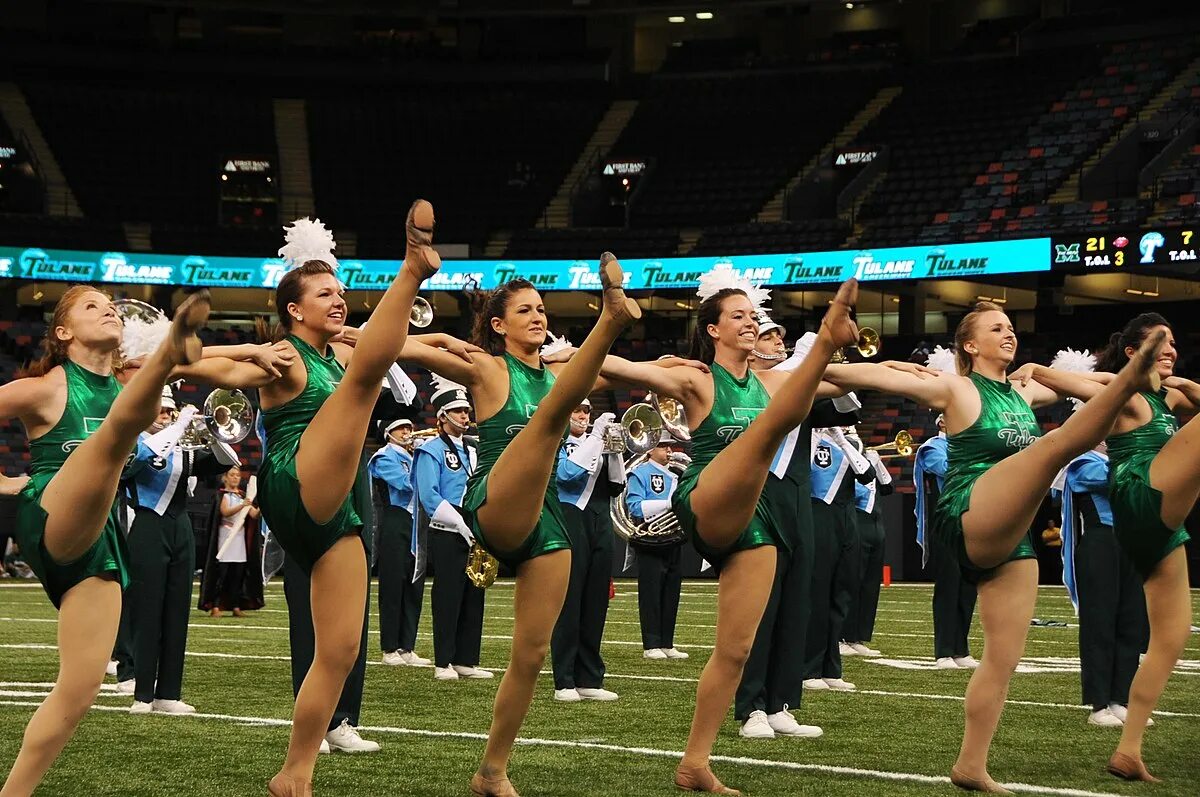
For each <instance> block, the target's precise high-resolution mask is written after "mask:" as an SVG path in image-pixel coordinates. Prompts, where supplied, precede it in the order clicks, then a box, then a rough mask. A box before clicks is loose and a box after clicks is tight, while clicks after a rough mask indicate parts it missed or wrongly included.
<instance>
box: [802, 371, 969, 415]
mask: <svg viewBox="0 0 1200 797" xmlns="http://www.w3.org/2000/svg"><path fill="white" fill-rule="evenodd" d="M825 381H826V382H830V383H832V384H834V385H837V386H838V387H839V388H842V389H844V390H878V391H879V392H881V393H892V394H895V395H897V396H903V397H905V398H908V399H912V400H913V401H915V402H917V403H918V404H923V405H924V406H926V407H929V408H931V409H935V410H944V409H946V407H948V406H949V405H950V403H951V402H952V401H953V399H954V396H955V394H956V393H957V392H959V391H961V390H963V389H964V383H966V382H967V380H966V379H964V378H963V377H961V376H955V375H953V374H933V373H925V372H913V371H910V370H908V369H904V370H901V369H899V368H894V367H891V366H890V365H885V364H882V363H851V364H834V365H830V366H828V367H827V368H826V369H825Z"/></svg>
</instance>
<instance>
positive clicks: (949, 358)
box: [925, 346, 958, 374]
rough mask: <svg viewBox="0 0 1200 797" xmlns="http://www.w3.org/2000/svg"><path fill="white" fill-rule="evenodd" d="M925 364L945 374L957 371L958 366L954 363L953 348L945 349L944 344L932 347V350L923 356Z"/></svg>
mask: <svg viewBox="0 0 1200 797" xmlns="http://www.w3.org/2000/svg"><path fill="white" fill-rule="evenodd" d="M925 366H926V367H927V368H932V369H933V370H935V371H942V372H943V373H947V374H957V373H958V366H957V365H955V363H954V349H947V348H945V347H944V346H934V347H933V351H932V352H930V353H929V356H928V357H927V358H925Z"/></svg>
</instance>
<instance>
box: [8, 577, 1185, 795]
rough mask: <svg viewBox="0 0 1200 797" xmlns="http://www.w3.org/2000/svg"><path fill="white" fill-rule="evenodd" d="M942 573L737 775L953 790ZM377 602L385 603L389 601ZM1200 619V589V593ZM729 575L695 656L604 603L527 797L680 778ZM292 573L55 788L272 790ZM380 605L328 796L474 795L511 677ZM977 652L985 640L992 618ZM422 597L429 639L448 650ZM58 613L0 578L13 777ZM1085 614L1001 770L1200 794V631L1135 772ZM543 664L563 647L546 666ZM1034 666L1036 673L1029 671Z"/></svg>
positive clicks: (526, 754) (731, 747) (751, 752)
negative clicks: (655, 643)
mask: <svg viewBox="0 0 1200 797" xmlns="http://www.w3.org/2000/svg"><path fill="white" fill-rule="evenodd" d="M930 595H931V588H930V587H929V586H928V585H897V586H892V587H889V588H885V589H884V590H883V596H882V598H881V602H880V611H879V621H878V624H877V626H876V631H875V639H874V642H873V643H872V645H873V646H874V647H876V648H880V649H882V650H883V652H884V655H885V659H886V661H890V662H891V664H887V663H880V660H875V661H869V660H865V659H860V658H848V659H846V676H845V677H846V679H847V680H849V681H852V682H854V683H856V684H857V685H858V687H859V691H858V692H855V693H838V692H828V691H822V692H817V693H812V692H809V693H807V694H806V695H805V698H804V706H803V707H802V709H801V710H800V711H799V712H798V714H797V716H798V719H799V720H800V721H801V722H804V723H809V724H816V725H820V726H822V727H823V728H824V729H825V735H824V736H823V737H822V738H820V739H789V738H778V739H775V740H746V739H742V738H740V737H739V736H738V735H737V724H736V723H735V722H734V721H733V717H732V710H731V711H730V715H729V720H728V721H727V722H726V723H725V725H724V726H723V728H722V732H721V735H720V737H719V738H718V740H717V744H716V749H715V751H714V754H715V760H714V769H715V770H716V771H717V773H718V774H719V775H720V777H721V778H722V779H723V780H724V781H725V782H726V783H727V784H729V785H731V786H735V787H738V788H740V789H742V790H743V791H744V792H746V793H747V794H748V795H752V796H753V797H761V796H765V795H796V794H802V795H912V794H947V795H949V794H953V793H956V792H957V790H956V789H954V787H952V786H951V785H950V784H949V779H948V778H947V774H948V772H949V769H950V765H951V763H952V762H953V760H954V756H955V753H956V752H957V749H958V741H959V738H960V733H961V728H962V702H961V698H962V695H963V691H964V689H965V688H966V684H967V679H968V677H969V675H970V673H969V672H968V671H966V670H956V671H938V670H932V669H929V668H930V667H931V666H932V660H931V658H930V655H931V647H932V636H931V635H932V622H931V617H930V608H929V602H930ZM372 602H373V606H374V599H373V601H372ZM1192 603H1193V612H1194V613H1195V614H1196V615H1197V616H1200V592H1196V591H1193V596H1192ZM715 606H716V585H715V582H712V581H689V582H687V583H685V584H684V587H683V596H682V601H681V606H680V615H679V629H678V632H677V635H676V642H677V646H678V647H679V648H680V649H683V650H686V651H687V652H689V653H690V654H691V658H690V659H689V660H687V661H650V660H645V659H643V658H642V655H641V653H642V651H641V643H640V634H639V628H638V621H637V595H636V584H635V583H634V582H632V581H618V582H617V597H616V598H615V599H614V600H613V602H612V605H611V608H610V610H609V615H608V618H609V619H608V626H607V628H606V633H605V639H604V656H605V659H606V662H607V665H608V672H609V676H608V680H607V682H606V686H607V687H608V688H610V689H613V690H615V691H617V692H619V693H620V695H621V698H620V700H618V701H616V702H614V703H592V702H585V703H581V704H563V703H556V702H555V701H554V700H552V699H551V695H552V689H553V686H552V681H551V678H550V675H549V672H548V669H546V670H544V674H543V676H542V678H541V680H540V681H539V684H538V692H537V695H536V697H535V700H534V703H533V707H532V709H531V710H530V713H529V717H528V719H527V721H526V723H525V726H524V728H523V730H522V733H521V739H522V742H524V743H518V746H517V748H516V749H515V751H514V754H513V760H512V764H511V766H510V768H509V773H510V776H511V777H512V779H513V783H514V784H515V785H516V786H517V788H518V789H519V790H520V791H521V793H522V795H524V796H525V797H533V796H534V795H554V796H555V797H584V796H585V795H586V796H587V797H608V796H609V795H611V796H612V797H617V796H618V795H620V797H636V796H640V795H646V796H647V797H649V796H650V795H667V794H672V793H676V792H675V790H674V787H673V786H672V781H671V773H672V771H673V768H674V765H675V761H676V760H677V758H678V756H679V752H678V751H681V750H682V749H683V746H684V743H685V740H686V738H687V731H688V725H689V722H690V720H691V714H692V707H693V700H694V697H695V690H696V682H695V681H696V678H697V676H698V675H699V673H700V669H701V667H702V666H703V664H704V662H705V660H706V658H707V656H708V652H709V650H710V646H711V644H712V640H713V634H714V630H713V623H714V621H715ZM286 611H287V610H286V607H285V604H284V601H283V591H282V588H281V585H280V584H279V583H277V582H276V583H272V584H270V585H268V587H267V606H266V609H265V610H263V611H259V612H251V613H249V614H248V615H247V616H246V617H245V618H244V619H235V618H231V617H228V616H227V617H224V618H222V619H220V620H213V619H210V618H209V617H208V616H206V615H203V614H201V613H199V612H193V614H192V618H191V629H190V634H189V639H188V654H189V656H188V661H187V671H186V674H185V679H184V693H183V697H184V699H185V700H186V701H188V702H190V703H192V704H194V705H195V706H196V708H197V710H198V712H199V713H198V714H197V715H195V716H193V717H168V716H161V715H144V716H138V717H132V716H130V715H128V714H127V713H126V709H127V708H128V706H129V704H130V702H131V698H130V697H128V696H123V695H118V694H116V693H115V691H114V685H113V684H112V679H109V682H108V683H107V684H106V685H105V688H104V690H103V691H102V692H101V694H100V696H99V698H97V701H96V704H97V705H96V709H95V710H94V711H92V712H91V713H90V714H89V715H88V717H87V718H86V719H85V720H84V722H83V723H82V725H81V726H80V729H79V731H78V733H77V734H76V736H75V739H74V740H73V741H72V742H71V744H70V745H69V746H68V748H67V750H66V752H65V753H64V754H63V756H62V757H61V758H60V759H59V761H58V763H57V764H56V766H55V767H54V768H53V769H52V770H51V772H50V774H49V775H48V777H47V778H46V780H45V782H44V784H43V786H42V788H41V789H40V790H39V792H38V794H40V795H87V796H88V797H93V796H96V795H122V796H123V797H135V796H141V795H146V796H149V795H168V794H169V795H196V796H197V797H208V796H211V797H217V795H220V797H229V796H230V795H262V794H265V793H266V788H265V784H266V781H267V780H268V779H269V778H270V776H271V775H272V774H273V773H274V772H275V771H277V769H278V766H279V763H280V761H281V760H282V757H283V753H284V749H285V747H286V744H287V737H288V728H287V727H286V725H287V721H288V719H289V718H290V716H291V702H292V700H291V679H290V674H289V672H290V671H289V665H288V661H287V654H288V645H287V615H286ZM1037 616H1038V617H1041V618H1047V619H1057V620H1062V621H1066V622H1069V623H1072V624H1073V623H1074V615H1073V612H1072V610H1071V607H1070V604H1069V602H1068V601H1067V598H1066V594H1065V592H1064V591H1063V590H1062V589H1054V588H1048V587H1043V588H1042V589H1041V593H1040V595H1039V600H1038V608H1037ZM377 622H378V615H377V614H376V613H375V612H374V611H373V612H372V618H371V623H372V629H371V632H372V633H371V637H370V642H371V647H370V651H369V662H370V665H369V666H368V669H367V684H366V695H365V698H364V705H363V714H362V719H361V730H362V733H363V736H364V737H365V738H369V739H373V740H377V741H379V742H380V743H381V744H382V745H383V749H382V750H381V751H380V752H378V753H374V754H370V755H361V754H360V755H357V756H351V755H346V754H335V755H331V756H322V757H321V759H320V761H319V763H318V767H317V773H316V780H315V792H316V794H318V795H355V796H356V797H366V796H367V795H372V796H373V795H381V796H382V795H431V796H433V795H436V796H437V797H442V796H444V795H465V794H467V793H468V792H467V781H468V779H469V777H470V775H471V773H472V772H473V771H474V768H475V765H476V763H477V761H478V759H479V756H480V754H481V752H482V750H483V740H484V734H486V732H487V728H488V723H489V719H490V713H491V706H492V699H493V697H494V696H495V691H496V686H497V684H498V683H499V674H498V673H497V678H496V679H493V680H490V681H480V680H460V681H455V682H437V681H434V679H433V671H432V669H429V668H409V667H385V666H383V665H382V664H381V663H379V660H380V651H379V647H378V644H379V643H378V635H377V634H376V623H377ZM511 629H512V583H511V581H510V582H504V581H501V582H498V583H497V584H496V586H494V587H493V588H492V589H490V590H489V591H488V595H487V608H486V614H485V621H484V645H483V661H482V663H481V666H483V667H487V668H493V669H496V670H497V671H498V670H499V669H500V668H503V666H504V664H505V662H506V660H507V655H508V649H509V644H510V643H509V639H508V635H509V634H510V633H511ZM973 631H974V633H973V634H972V639H973V642H972V648H973V652H974V653H975V654H976V655H979V653H980V651H981V642H980V639H979V635H978V622H976V626H975V627H974V628H973ZM429 633H430V619H429V603H428V593H427V594H426V603H425V608H424V611H423V613H422V617H421V636H420V638H419V639H418V652H419V653H422V654H423V655H425V656H429V655H431V654H432V647H433V645H432V640H431V638H430V635H429ZM54 641H55V624H54V610H53V607H52V606H51V605H50V603H49V602H48V601H47V600H46V598H45V596H44V594H43V593H42V591H41V589H40V587H38V586H36V584H30V583H28V582H25V583H21V584H13V583H11V582H9V583H5V584H3V585H0V773H3V772H6V771H7V770H8V767H9V766H10V765H11V763H12V760H13V758H14V757H15V755H16V752H17V748H18V744H19V741H20V738H21V733H22V729H23V727H24V725H25V723H26V721H27V720H28V718H29V716H30V714H31V713H32V711H33V709H34V707H35V706H36V705H37V704H38V702H39V701H40V699H41V696H42V695H44V694H45V693H46V691H47V690H48V689H49V687H50V682H51V681H52V680H53V678H54V674H55V669H56V664H57V653H56V651H55V647H54ZM1077 656H1078V647H1077V631H1076V629H1075V628H1074V627H1069V628H1037V627H1035V628H1031V629H1030V635H1029V645H1028V647H1027V649H1026V659H1025V663H1024V664H1023V665H1022V670H1023V671H1022V672H1019V673H1018V674H1017V675H1016V676H1015V677H1014V678H1013V682H1012V689H1011V692H1010V694H1009V705H1008V706H1007V707H1006V709H1005V713H1004V717H1003V719H1002V721H1001V726H1000V731H999V733H998V735H997V738H996V742H995V744H994V746H993V749H992V758H991V773H992V775H993V777H995V778H996V779H997V780H998V781H1001V782H1003V783H1005V784H1008V785H1009V786H1010V788H1012V789H1013V791H1017V792H1021V793H1029V794H1061V795H1093V794H1144V795H1154V797H1168V795H1170V796H1172V797H1184V796H1185V795H1186V796H1188V797H1194V795H1200V635H1193V637H1192V640H1191V641H1190V642H1189V645H1188V649H1187V650H1186V652H1185V653H1184V657H1185V659H1186V660H1185V661H1183V662H1181V663H1180V665H1179V667H1178V668H1177V669H1176V674H1175V675H1174V676H1173V677H1172V679H1171V681H1170V683H1169V684H1168V686H1167V691H1166V694H1165V695H1164V697H1163V699H1162V701H1161V702H1160V703H1159V707H1158V708H1159V713H1158V714H1157V715H1156V722H1157V724H1156V725H1155V727H1153V728H1150V729H1149V731H1148V733H1147V741H1146V751H1145V758H1146V761H1147V764H1148V766H1149V767H1150V770H1151V771H1152V772H1154V773H1156V774H1157V775H1159V776H1160V777H1162V778H1164V782H1163V783H1162V784H1160V785H1149V784H1145V785H1143V784H1128V783H1124V782H1121V781H1118V780H1116V779H1114V778H1112V777H1111V776H1109V775H1107V774H1106V773H1105V772H1104V763H1105V761H1106V760H1107V758H1108V756H1109V754H1110V753H1111V751H1112V749H1113V747H1114V745H1115V744H1116V740H1117V737H1118V734H1119V729H1108V728H1096V727H1092V726H1089V725H1087V724H1086V719H1087V710H1086V709H1084V708H1082V707H1080V706H1079V705H1078V704H1079V701H1080V687H1079V673H1078V659H1077ZM548 664H549V662H547V667H548ZM1024 670H1028V671H1024Z"/></svg>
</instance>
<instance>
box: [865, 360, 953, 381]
mask: <svg viewBox="0 0 1200 797" xmlns="http://www.w3.org/2000/svg"><path fill="white" fill-rule="evenodd" d="M880 365H882V366H884V367H885V368H891V369H892V370H893V371H903V372H904V373H906V374H914V375H916V376H919V377H921V378H922V379H929V378H930V377H936V376H937V375H938V374H939V373H940V372H939V371H935V370H934V369H932V368H927V367H926V366H924V365H921V364H920V363H910V362H904V361H902V360H886V361H884V362H882V363H880Z"/></svg>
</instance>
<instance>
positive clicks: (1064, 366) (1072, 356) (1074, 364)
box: [1050, 348, 1096, 373]
mask: <svg viewBox="0 0 1200 797" xmlns="http://www.w3.org/2000/svg"><path fill="white" fill-rule="evenodd" d="M1050 367H1051V368H1053V369H1055V370H1056V371H1073V372H1075V373H1091V372H1092V371H1095V370H1096V355H1094V354H1092V353H1091V352H1089V351H1088V350H1087V349H1084V350H1083V351H1075V349H1069V348H1068V349H1063V350H1062V351H1060V352H1059V353H1058V354H1056V355H1054V359H1053V360H1051V361H1050Z"/></svg>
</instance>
